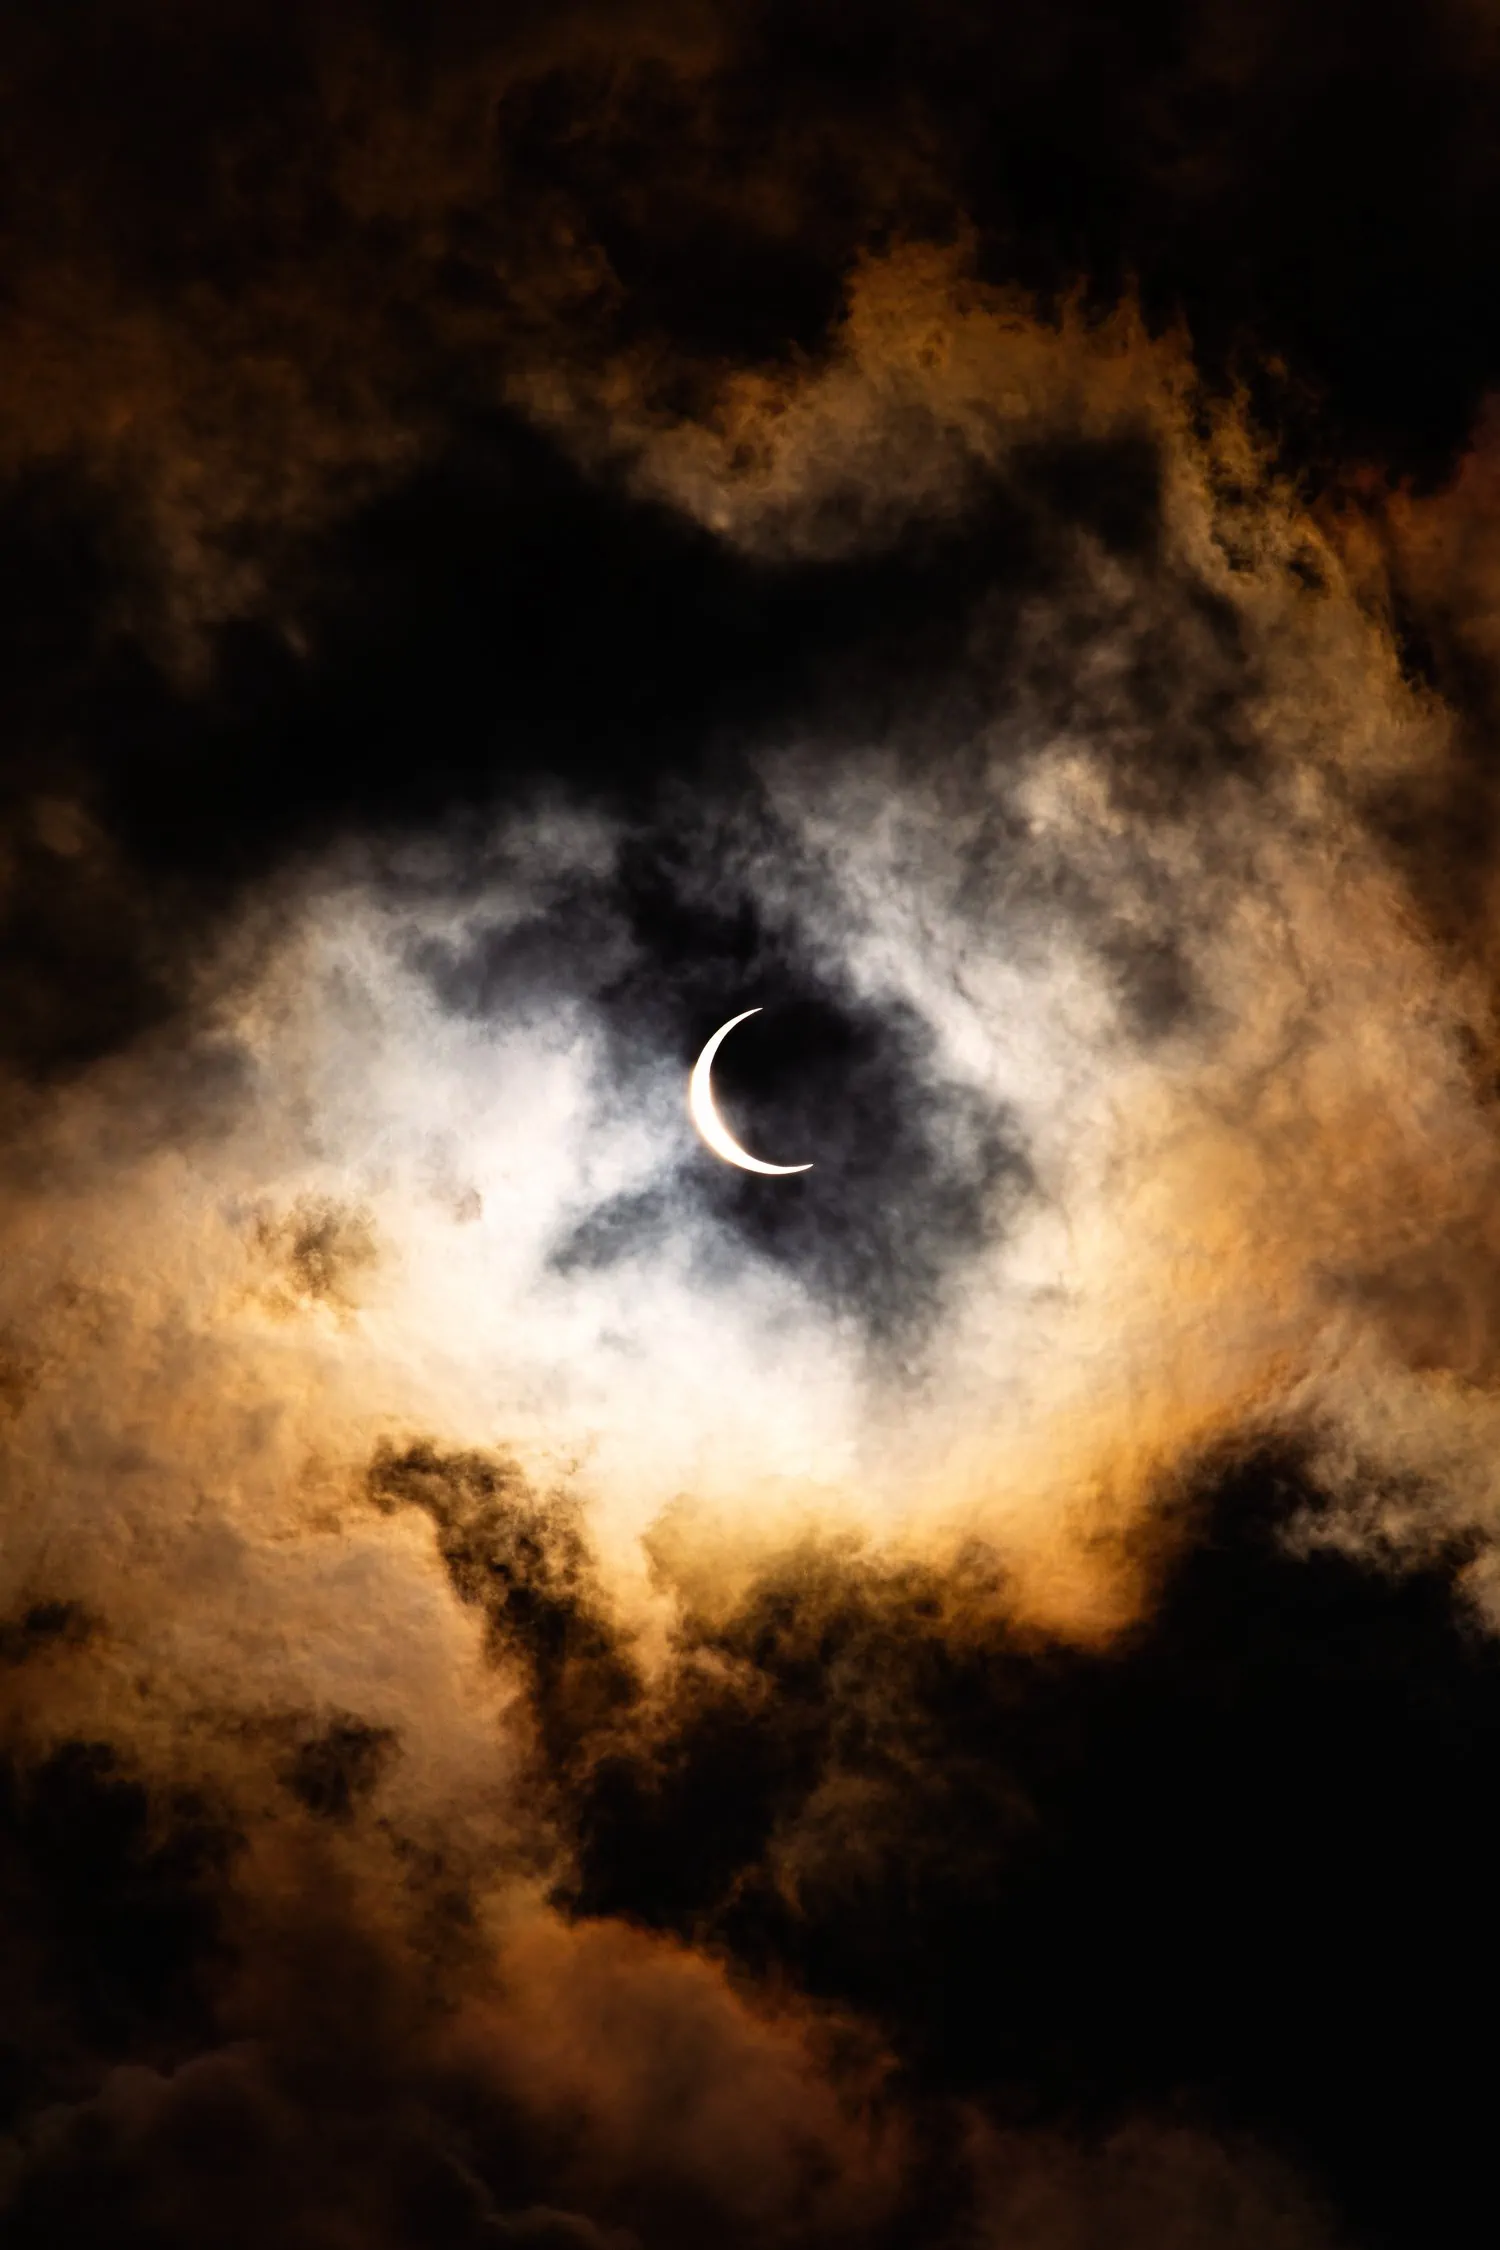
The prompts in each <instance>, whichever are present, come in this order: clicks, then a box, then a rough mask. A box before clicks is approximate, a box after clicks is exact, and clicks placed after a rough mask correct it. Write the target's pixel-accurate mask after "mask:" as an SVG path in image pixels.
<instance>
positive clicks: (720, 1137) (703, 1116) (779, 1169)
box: [688, 1008, 812, 1179]
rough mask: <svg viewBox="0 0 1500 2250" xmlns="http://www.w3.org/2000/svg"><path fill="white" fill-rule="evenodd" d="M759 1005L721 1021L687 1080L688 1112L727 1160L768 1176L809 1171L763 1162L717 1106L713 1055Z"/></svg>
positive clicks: (756, 1012) (717, 1153) (806, 1166)
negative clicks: (742, 1143) (737, 1135)
mask: <svg viewBox="0 0 1500 2250" xmlns="http://www.w3.org/2000/svg"><path fill="white" fill-rule="evenodd" d="M759 1014H760V1010H759V1008H746V1009H745V1011H744V1013H743V1014H742V1015H738V1016H731V1017H730V1019H729V1021H728V1023H721V1024H720V1026H719V1028H718V1030H717V1031H716V1032H715V1033H714V1035H713V1037H712V1039H710V1041H709V1042H708V1045H707V1046H706V1047H705V1048H704V1050H703V1052H702V1054H701V1055H700V1056H699V1057H698V1060H697V1061H696V1062H695V1063H694V1065H693V1075H692V1077H691V1078H690V1079H689V1080H688V1112H689V1115H690V1116H691V1117H692V1120H693V1123H694V1124H695V1125H696V1126H697V1128H698V1130H699V1132H700V1133H701V1134H702V1135H703V1138H704V1139H705V1140H706V1141H707V1143H708V1145H709V1147H710V1148H711V1149H712V1150H713V1152H714V1154H715V1156H722V1157H723V1159H724V1162H725V1163H726V1164H737V1165H738V1166H739V1168H740V1170H741V1171H742V1172H760V1173H762V1174H764V1176H765V1177H766V1178H767V1179H784V1178H785V1177H786V1175H787V1174H788V1173H790V1172H810V1171H811V1170H812V1166H811V1165H810V1164H762V1162H761V1160H760V1158H759V1157H758V1156H752V1155H751V1154H750V1152H749V1150H748V1149H743V1148H741V1147H740V1144H739V1142H738V1141H737V1140H736V1139H735V1137H734V1135H733V1133H731V1132H730V1130H729V1127H728V1126H727V1125H726V1124H725V1122H724V1120H723V1118H722V1117H721V1116H720V1115H719V1112H718V1110H717V1109H716V1108H715V1107H714V1089H713V1067H714V1056H715V1055H716V1054H717V1053H718V1051H719V1049H720V1048H721V1047H722V1046H723V1044H724V1041H725V1040H726V1039H727V1038H728V1037H729V1034H730V1032H731V1031H733V1029H734V1027H735V1025H736V1024H737V1023H744V1022H746V1021H747V1019H748V1018H749V1017H751V1016H758V1015H759Z"/></svg>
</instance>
